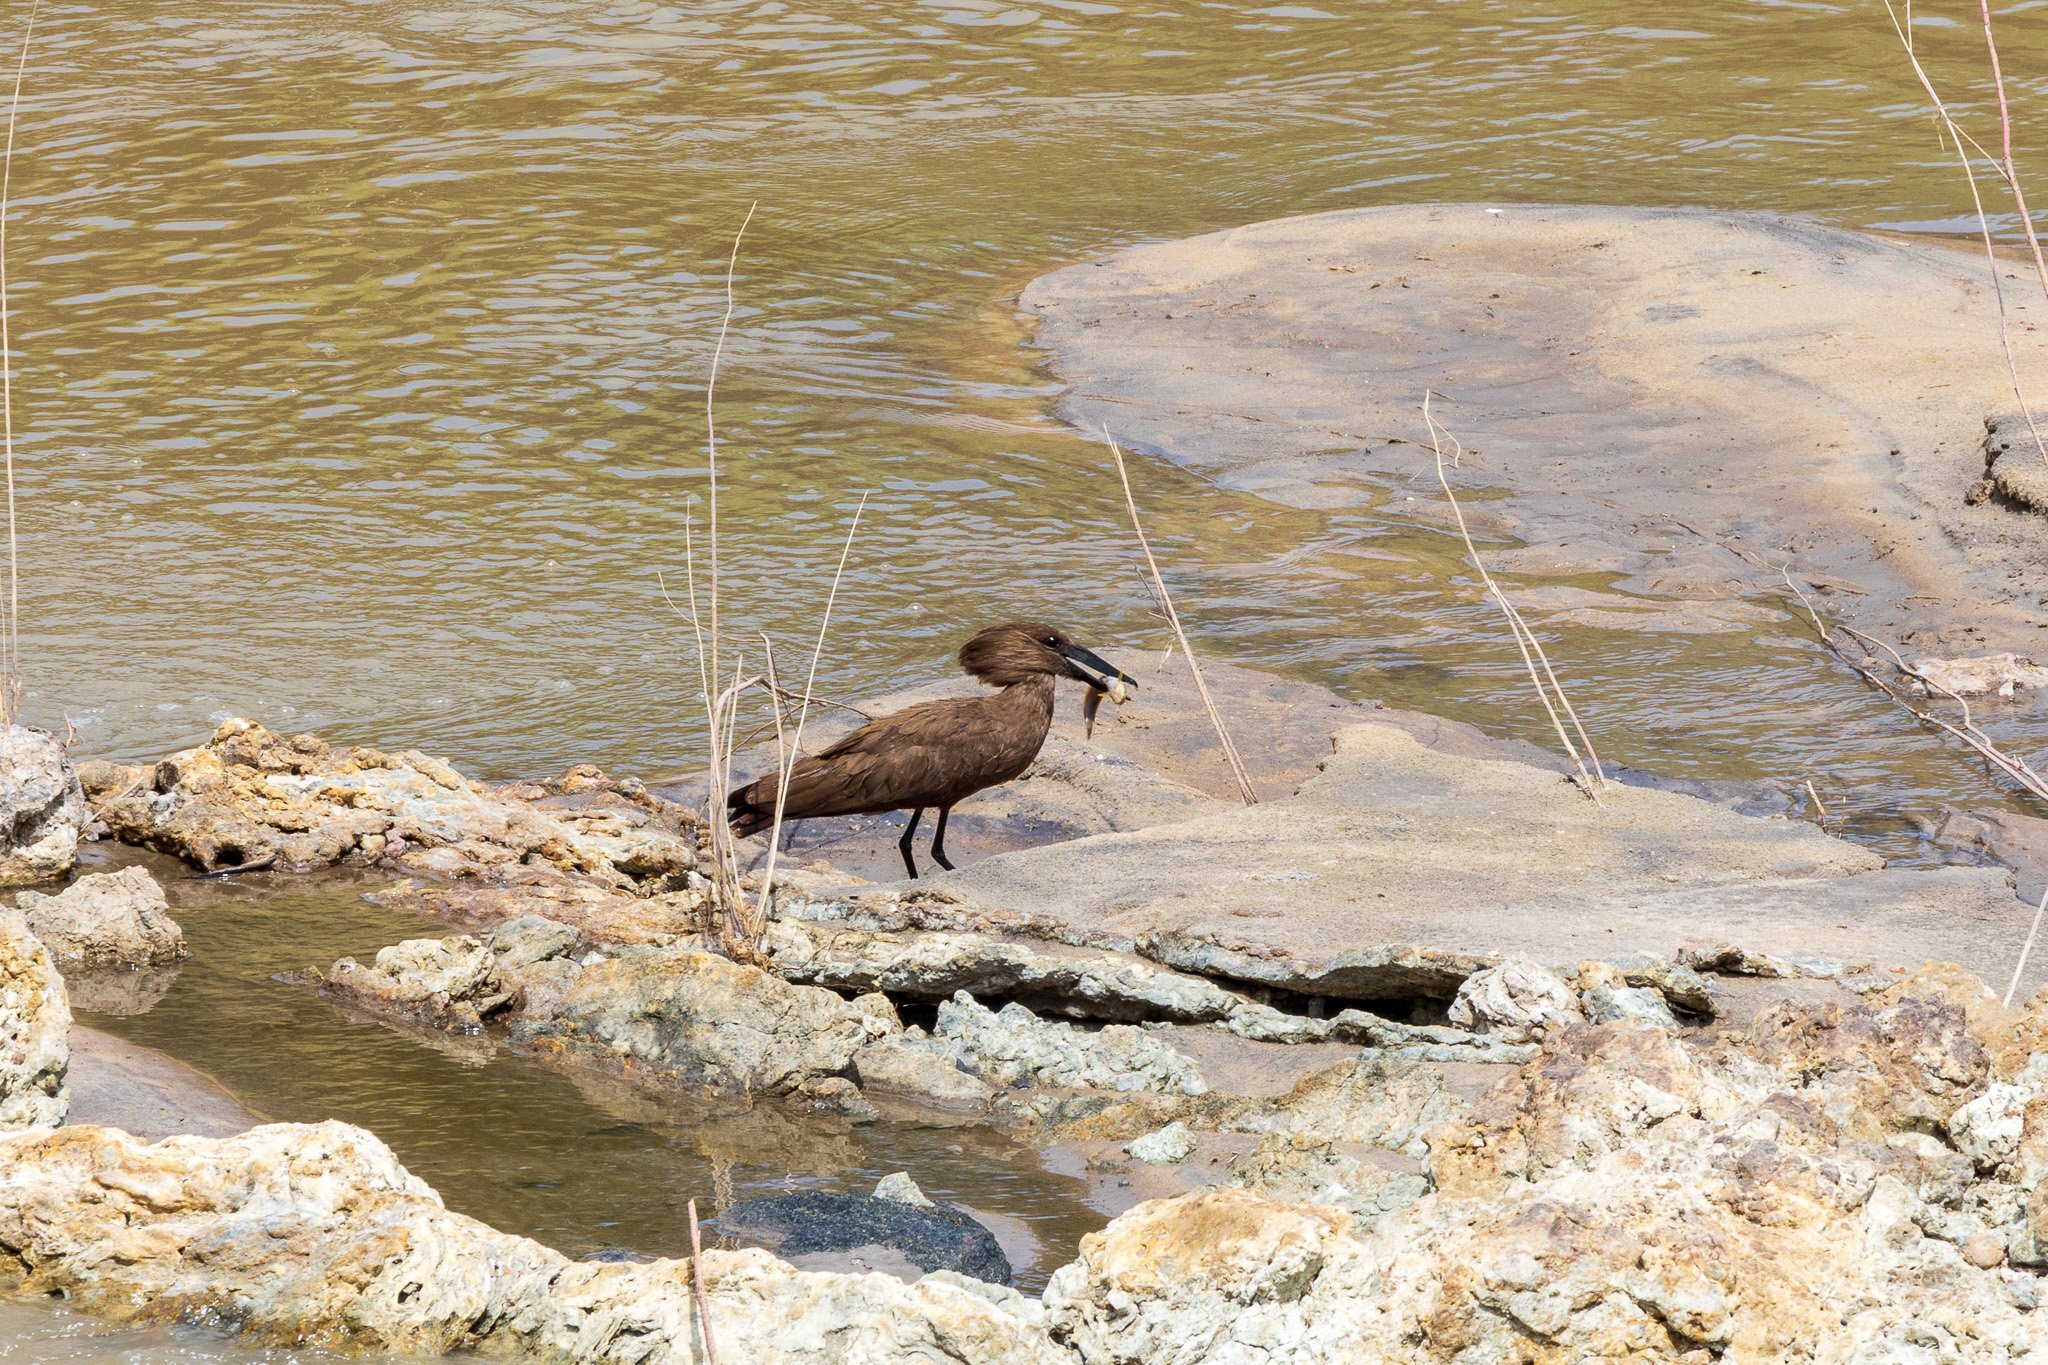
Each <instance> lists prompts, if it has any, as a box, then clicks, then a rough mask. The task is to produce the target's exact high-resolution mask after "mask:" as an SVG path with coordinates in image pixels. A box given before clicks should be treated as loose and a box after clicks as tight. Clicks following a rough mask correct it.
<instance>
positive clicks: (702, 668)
mask: <svg viewBox="0 0 2048 1365" xmlns="http://www.w3.org/2000/svg"><path fill="white" fill-rule="evenodd" d="M753 220H754V208H753V207H752V206H750V207H749V208H748V209H747V216H746V218H745V219H744V220H742V221H741V223H740V226H739V231H738V232H736V233H735V234H734V235H733V242H732V254H731V256H730V258H729V259H728V261H727V263H726V279H725V313H724V316H723V317H722V318H721V320H720V322H719V326H718V344H717V346H716V347H715V348H714V349H713V351H712V354H711V369H710V373H709V374H708V375H707V376H706V378H705V381H704V448H705V473H706V479H707V492H706V497H705V531H704V542H703V549H704V557H705V565H706V579H707V582H706V584H705V589H706V590H705V593H704V595H703V597H702V598H701V599H700V597H699V596H698V587H697V550H698V545H697V540H696V536H695V531H694V528H693V526H692V523H691V521H690V519H689V518H688V517H687V516H686V517H685V518H684V520H683V555H684V564H685V572H686V575H687V579H686V582H687V596H688V601H689V612H688V618H687V619H688V620H689V623H690V632H691V638H692V640H693V641H694V642H695V645H696V651H697V678H698V687H699V689H700V691H701V692H702V695H703V701H704V716H705V724H706V728H707V731H708V733H709V738H710V800H709V802H708V809H707V810H706V812H705V830H706V834H707V836H708V837H707V839H706V844H707V845H708V850H709V853H710V859H711V869H710V876H709V878H708V880H709V882H710V884H711V902H710V906H709V910H710V915H711V918H712V920H713V923H714V925H715V927H716V929H717V931H718V937H719V943H720V946H721V947H723V948H724V949H725V951H726V952H727V953H729V954H731V955H732V957H734V958H735V959H737V960H739V961H743V962H756V961H759V960H760V956H761V940H762V937H763V936H764V934H765V933H766V930H767V924H768V913H769V908H770V906H771V904H772V897H773V895H774V890H775V862H776V856H777V853H778V852H779V850H780V844H781V836H782V818H783V814H782V813H783V804H784V800H785V798H786V795H787V789H788V782H789V771H790V768H791V766H792V765H793V764H794V763H795V762H796V760H797V758H798V757H799V756H800V755H801V753H802V750H803V733H804V724H805V722H806V721H807V720H808V719H809V716H810V708H811V703H812V702H813V701H814V700H816V699H817V698H816V697H815V693H816V689H817V681H818V663H819V660H820V659H821V658H822V656H823V654H824V650H825V639H826V634H827V632H828V631H829V630H830V628H831V624H832V609H833V607H834V606H835V605H836V604H837V602H838V600H839V585H840V583H841V582H842V581H843V580H844V578H845V575H846V565H847V561H848V559H849V557H850V556H851V555H852V553H853V543H854V538H855V537H856V536H857V535H858V534H859V531H860V519H861V514H862V513H863V512H865V511H866V510H867V495H866V494H865V493H863V494H862V495H861V500H860V504H859V506H858V507H856V508H855V509H854V514H853V521H852V524H851V525H850V526H849V527H848V528H847V532H846V544H845V545H844V546H843V547H842V548H841V550H840V552H839V564H838V567H837V568H836V569H835V570H834V571H833V574H832V585H831V588H830V589H829V591H828V592H827V594H826V598H825V611H824V616H823V619H822V620H820V622H819V624H818V639H817V644H816V646H815V647H814V648H813V649H812V651H811V664H810V676H809V678H808V679H807V681H806V683H805V686H804V690H803V691H802V692H801V693H800V694H793V693H791V692H790V691H789V690H788V689H786V688H784V687H783V686H782V683H781V680H780V679H779V678H778V677H777V676H776V669H775V646H774V644H773V642H772V641H770V640H769V639H768V637H767V636H765V635H764V636H762V637H761V644H762V650H763V659H764V664H763V672H762V673H761V674H760V675H758V676H753V677H749V676H747V674H746V671H745V669H744V668H743V667H741V661H740V659H739V658H738V656H736V657H735V660H734V663H733V666H732V682H731V683H730V684H729V685H727V686H725V687H724V688H722V689H718V690H716V691H714V690H713V689H714V688H715V687H716V686H717V684H718V682H719V680H720V679H722V678H723V677H724V676H725V674H724V671H723V667H722V664H723V660H722V658H721V630H720V622H719V597H720V588H721V582H720V577H719V526H718V420H717V395H718V370H719V365H720V362H721V361H722V360H723V359H724V357H725V343H726V338H727V336H728V335H729V333H730V332H731V329H732V319H733V314H734V313H735V312H736V311H737V308H738V300H737V295H736V291H735V285H734V281H735V280H736V278H737V276H738V274H739V258H740V244H741V242H742V241H743V240H744V239H745V237H746V231H747V225H748V224H749V223H751V222H753ZM657 578H658V580H659V581H660V582H661V591H662V596H663V597H664V598H665V599H667V601H668V604H669V609H670V610H671V611H674V612H675V613H676V614H677V615H678V616H682V615H683V612H682V609H681V608H679V607H678V606H677V605H676V602H675V599H674V598H672V597H669V595H668V583H667V581H666V579H660V578H659V575H657ZM756 689H759V690H761V691H764V692H766V693H767V694H768V697H769V706H770V710H771V712H772V723H773V726H774V730H775V744H776V754H777V762H776V770H777V771H778V772H779V773H780V774H781V782H780V785H779V787H778V791H777V795H776V802H775V817H774V820H773V822H772V824H771V825H770V828H769V831H768V859H767V863H766V866H765V867H764V869H763V871H762V874H761V877H760V879H759V885H758V894H757V895H756V896H755V898H754V900H753V901H752V903H751V904H750V903H749V902H748V899H747V895H746V888H745V886H744V885H743V884H742V880H741V868H740V857H739V852H738V849H737V848H736V847H735V845H736V843H737V841H736V840H735V838H734V837H733V832H732V819H731V816H730V814H729V813H728V811H727V809H726V805H725V793H726V792H728V791H730V790H731V789H732V785H733V781H732V759H733V754H734V753H735V752H736V751H737V749H738V738H737V736H738V729H739V712H740V704H741V701H742V699H743V698H744V696H745V695H746V694H747V693H748V692H751V691H754V690H756ZM791 704H794V706H795V708H796V723H795V726H794V729H793V732H786V731H785V729H784V721H785V719H786V715H787V712H786V709H785V708H787V707H788V706H790V705H791ZM822 704H824V705H831V706H843V705H844V703H840V702H831V701H825V702H823V703H822ZM846 709H848V710H855V708H852V707H847V708H846ZM856 714H860V713H859V712H858V711H856Z"/></svg>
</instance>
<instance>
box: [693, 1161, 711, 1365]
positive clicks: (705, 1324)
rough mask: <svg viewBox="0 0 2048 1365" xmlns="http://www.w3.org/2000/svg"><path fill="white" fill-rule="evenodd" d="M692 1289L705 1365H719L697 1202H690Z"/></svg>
mask: <svg viewBox="0 0 2048 1365" xmlns="http://www.w3.org/2000/svg"><path fill="white" fill-rule="evenodd" d="M690 1289H691V1291H692V1293H693V1294H694V1295H695V1296H696V1299H697V1327H698V1330H700V1331H701V1332H703V1334H704V1365H718V1347H717V1345H716V1344H714V1343H713V1341H712V1340H711V1296H710V1295H709V1294H706V1293H705V1292H704V1238H703V1235H702V1234H701V1233H699V1232H698V1231H697V1201H696V1200H694V1199H692V1200H691V1201H690Z"/></svg>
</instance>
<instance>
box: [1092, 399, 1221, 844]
mask: <svg viewBox="0 0 2048 1365" xmlns="http://www.w3.org/2000/svg"><path fill="white" fill-rule="evenodd" d="M1102 439H1103V440H1104V441H1107V442H1108V443H1109V453H1110V455H1111V456H1113V457H1114V458H1115V460H1116V477H1117V479H1118V481H1119V482H1121V483H1122V484H1123V486H1124V506H1125V507H1126V508H1128V509H1129V510H1130V514H1131V529H1132V530H1133V531H1135V532H1137V534H1138V548H1139V549H1140V550H1143V551H1144V552H1145V567H1146V568H1147V569H1148V570H1150V571H1151V574H1152V591H1153V593H1154V594H1155V595H1156V596H1157V597H1158V598H1159V605H1160V608H1161V609H1162V610H1163V611H1165V613H1166V623H1167V624H1168V625H1170V626H1172V627H1173V638H1174V639H1175V640H1177V641H1179V642H1180V652H1181V657H1182V658H1184V659H1186V660H1187V661H1188V672H1189V673H1191V674H1193V675H1194V679H1195V691H1196V693H1197V694H1199V695H1200V696H1201V698H1202V706H1203V708H1204V709H1205V710H1207V711H1208V713H1209V723H1210V724H1211V725H1213V726H1215V727H1216V738H1217V740H1218V741H1219V742H1221V744H1222V745H1223V757H1224V759H1225V760H1226V761H1228V762H1229V764H1230V771H1231V774H1232V776H1234V777H1236V778H1237V790H1238V795H1239V796H1241V797H1242V798H1243V799H1244V803H1245V804H1246V805H1247V806H1256V805H1258V804H1259V793H1258V789H1257V788H1256V787H1254V786H1252V776H1251V774H1250V773H1248V772H1246V771H1245V767H1244V760H1243V759H1241V758H1239V757H1238V755H1237V745H1236V744H1234V743H1232V742H1231V738H1230V731H1229V730H1228V729H1227V728H1226V727H1225V726H1224V724H1223V716H1222V713H1221V712H1219V711H1218V710H1217V709H1216V701H1215V699H1214V698H1213V697H1211V696H1210V695H1209V684H1208V683H1206V682H1204V681H1203V679H1202V667H1201V665H1200V664H1198V663H1196V662H1195V651H1194V650H1193V648H1191V647H1190V646H1189V644H1188V637H1187V632H1186V631H1184V630H1182V629H1181V628H1180V613H1179V612H1177V611H1175V610H1174V609H1173V598H1172V597H1170V596H1168V595H1167V592H1166V580H1165V579H1164V578H1162V577H1160V576H1159V561H1157V560H1156V559H1154V558H1153V557H1152V545H1151V543H1150V542H1149V541H1147V540H1146V539H1145V528H1144V526H1143V525H1142V524H1141V523H1140V522H1139V520H1138V500H1137V498H1136V497H1135V496H1134V495H1133V494H1132V493H1131V476H1130V474H1129V473H1128V472H1127V471H1126V470H1125V469H1124V453H1123V451H1122V450H1120V449H1119V448H1118V447H1117V443H1116V442H1115V440H1113V439H1112V438H1111V437H1110V434H1109V428H1108V427H1104V428H1103V429H1102Z"/></svg>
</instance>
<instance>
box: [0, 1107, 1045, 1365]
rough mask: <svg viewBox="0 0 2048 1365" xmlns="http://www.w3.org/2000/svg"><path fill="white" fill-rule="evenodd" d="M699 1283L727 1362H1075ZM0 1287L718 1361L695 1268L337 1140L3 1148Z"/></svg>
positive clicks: (248, 1328)
mask: <svg viewBox="0 0 2048 1365" xmlns="http://www.w3.org/2000/svg"><path fill="white" fill-rule="evenodd" d="M873 1202H875V1203H881V1201H879V1200H877V1201H873ZM886 1207H888V1208H891V1209H897V1210H902V1206H901V1205H894V1204H891V1205H886ZM703 1279H704V1289H705V1293H706V1296H707V1298H708V1301H709V1312H710V1318H711V1323H712V1330H713V1334H714V1338H715V1341H716V1344H717V1347H718V1350H719V1353H720V1358H721V1359H726V1360H734V1361H746V1362H749V1365H819V1363H820V1362H824V1361H833V1360H862V1361H871V1362H875V1365H933V1363H934V1362H958V1363H959V1365H1072V1357H1071V1356H1070V1355H1068V1354H1067V1353H1066V1352H1065V1351H1062V1350H1060V1349H1058V1348H1057V1347H1055V1346H1053V1345H1052V1343H1051V1342H1050V1341H1049V1340H1048V1339H1047V1338H1046V1337H1045V1335H1044V1334H1043V1333H1042V1332H1041V1331H1039V1330H1038V1329H1037V1328H1035V1327H1033V1326H1032V1325H1030V1324H1029V1323H1027V1322H1025V1321H1024V1320H1023V1318H1022V1317H1020V1316H1018V1315H1016V1314H1014V1313H1010V1312H1006V1311H1003V1310H1002V1309H1001V1308H999V1307H997V1306H996V1305H994V1304H993V1303H991V1302H990V1301H989V1300H988V1299H987V1298H986V1297H984V1296H982V1295H978V1294H975V1293H971V1292H968V1291H966V1290H964V1289H962V1288H959V1287H957V1286H956V1285H954V1284H951V1283H948V1282H946V1281H945V1280H943V1279H927V1280H923V1281H920V1282H919V1283H916V1284H908V1285H906V1284H901V1283H899V1282H897V1281H895V1280H891V1279H887V1278H885V1277H881V1276H874V1275H832V1274H818V1273H809V1272H804V1271H799V1270H796V1269H793V1268H792V1267H790V1266H788V1265H786V1264H784V1263H783V1262H781V1261H779V1260H777V1259H776V1258H774V1257H773V1256H770V1255H769V1254H768V1253H766V1252H763V1251H757V1250H741V1251H720V1250H706V1251H705V1253H704V1257H703ZM0 1285H4V1287H5V1288H6V1289H7V1290H8V1291H9V1292H12V1293H16V1294H22V1295H36V1296H43V1295H56V1294H61V1295H63V1296H64V1297H65V1298H67V1299H68V1300H70V1301H71V1302H73V1303H75V1304H76V1305H78V1306H79V1307H80V1308H83V1309H85V1310H86V1311H89V1312H93V1313H98V1314H101V1315H104V1316H107V1317H111V1318H116V1319H121V1320H127V1321H144V1322H165V1323H170V1322H179V1321H188V1320H200V1321H208V1322H217V1323H224V1324H228V1325H232V1326H235V1327H238V1328H240V1329H241V1330H242V1332H243V1333H244V1334H245V1335H246V1336H247V1337H249V1338H252V1339H253V1340H255V1341H257V1342H263V1343H275V1344H278V1345H282V1346H302V1347H305V1346H309V1347H315V1348H328V1349H332V1350H337V1351H342V1352H347V1353H350V1354H402V1355H408V1356H411V1355H419V1356H439V1355H443V1354H450V1353H461V1354H475V1355H479V1356H486V1357H516V1358H520V1359H527V1360H536V1361H551V1362H562V1363H563V1365H568V1362H604V1363H606V1365H647V1363H648V1362H654V1361H676V1362H683V1361H693V1360H701V1359H703V1356H704V1352H703V1345H702V1341H701V1337H700V1329H699V1327H698V1318H697V1310H696V1307H695V1305H694V1304H693V1302H692V1297H691V1273H690V1266H689V1263H688V1262H685V1261H675V1260H658V1261H648V1262H644V1263H638V1264H632V1263H624V1264H622V1263H599V1262H593V1261H580V1262H579V1261H571V1260H570V1259H569V1258H568V1257H566V1256H563V1255H562V1254H560V1253H559V1252H556V1251H553V1250H550V1249H549V1248H547V1247H544V1246H541V1245H540V1244H539V1243H537V1242H532V1241H528V1240H527V1239H525V1238H523V1237H514V1236H511V1235H508V1234H506V1233H502V1232H498V1231H496V1230H494V1229H492V1228H489V1227H487V1226H485V1225H484V1224H482V1223H479V1222H477V1221H476V1220H474V1219H471V1218H466V1217H463V1216H462V1215H460V1214H455V1213H450V1212H449V1211H448V1210H447V1209H446V1208H445V1207H444V1206H443V1205H442V1203H441V1200H440V1197H439V1196H438V1195H436V1194H435V1193H434V1191H433V1190H432V1189H430V1188H428V1187H427V1186H426V1185H425V1184H424V1183H422V1182H421V1181H420V1180H419V1179H418V1178H417V1177H415V1176H413V1175H412V1174H410V1173H409V1172H407V1171H406V1170H405V1168H404V1167H402V1166H400V1165H399V1164H398V1161H397V1159H396V1158H394V1157H393V1156H392V1154H391V1152H390V1150H389V1149H388V1148H386V1147H385V1146H384V1144H383V1143H381V1142H379V1141H377V1139H376V1138H374V1137H372V1136H371V1135H370V1134H368V1133H366V1132H364V1131H363V1130H361V1129H359V1128H351V1127H348V1126H346V1125H344V1124H339V1123H323V1124H312V1125H302V1124H276V1125H271V1126H268V1127H261V1128H253V1129H250V1130H249V1131H248V1132H246V1133H242V1134H239V1135H237V1136H235V1137H231V1138H218V1139H214V1138H192V1137H178V1138H170V1139H167V1140H166V1141H164V1142H161V1143H156V1144H153V1145H152V1144H146V1143H143V1142H140V1141H137V1140H136V1139H135V1138H132V1137H130V1136H129V1135H128V1134H126V1133H123V1132H120V1131H118V1130H116V1129H107V1128H76V1129H59V1130H56V1131H54V1132H38V1133H27V1134H17V1135H14V1136H11V1137H4V1138H0Z"/></svg>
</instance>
